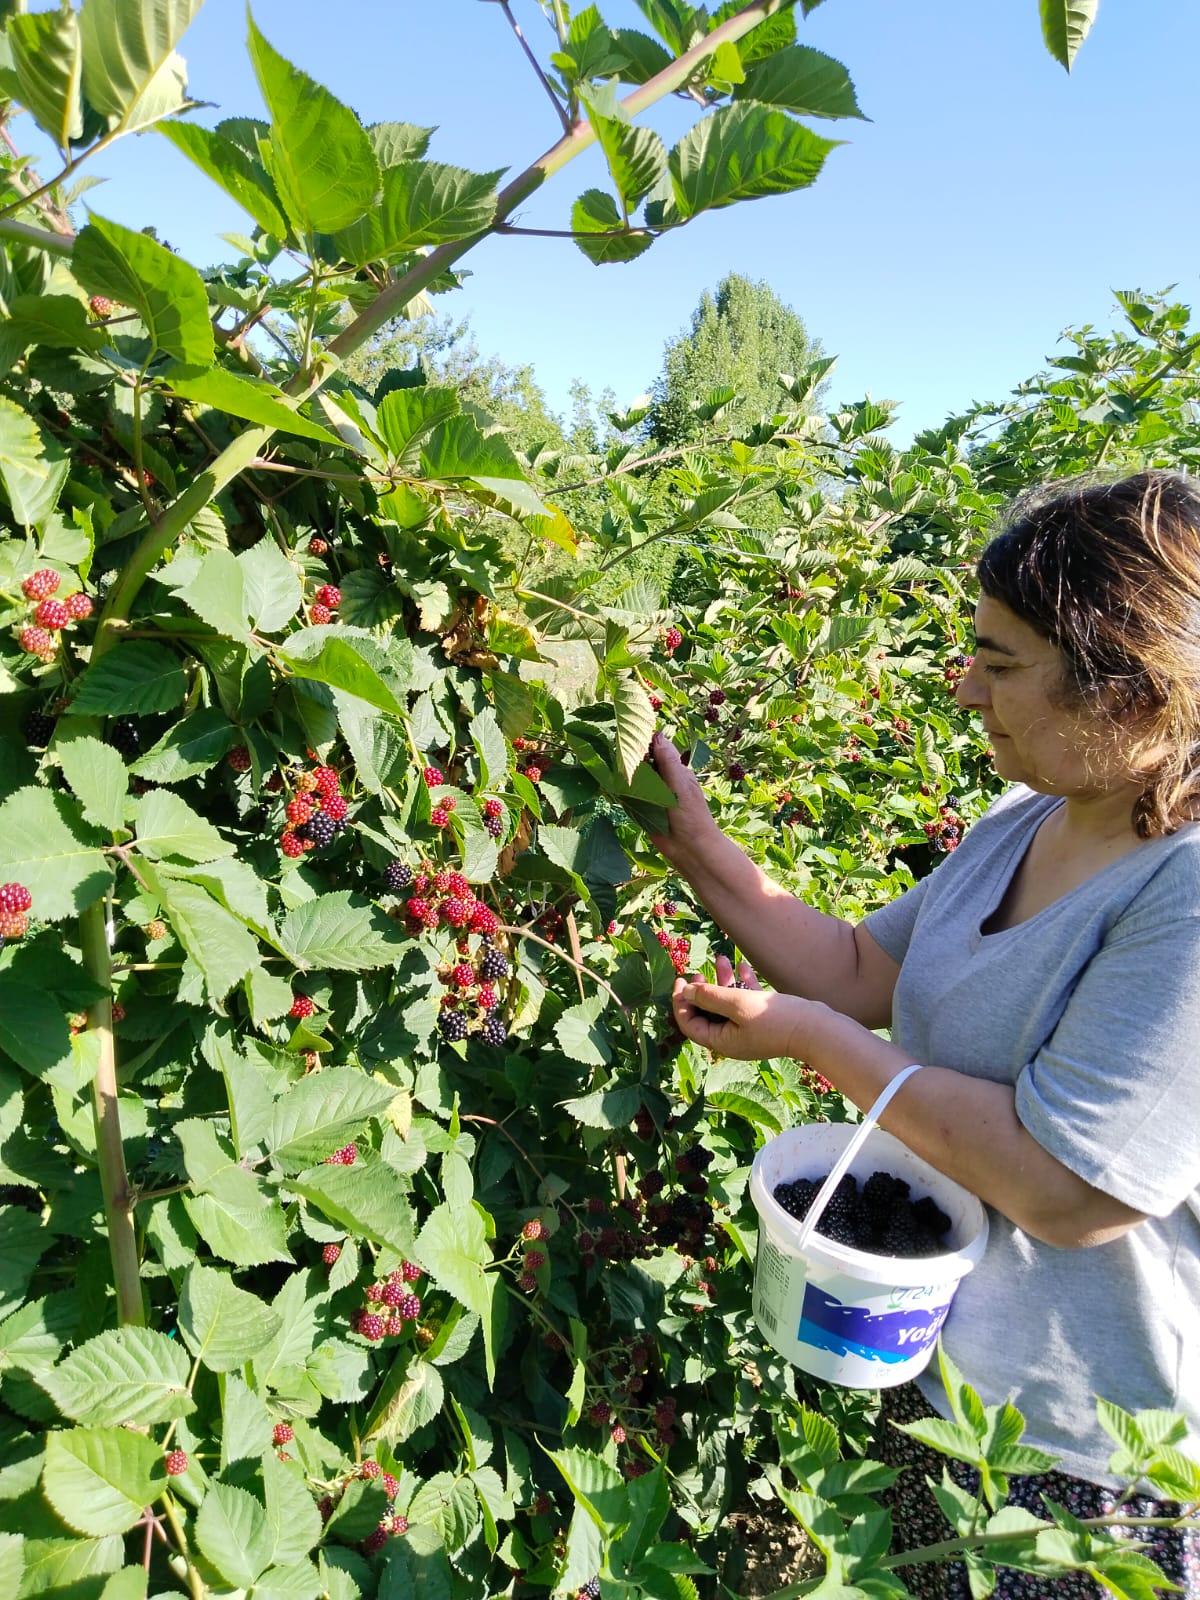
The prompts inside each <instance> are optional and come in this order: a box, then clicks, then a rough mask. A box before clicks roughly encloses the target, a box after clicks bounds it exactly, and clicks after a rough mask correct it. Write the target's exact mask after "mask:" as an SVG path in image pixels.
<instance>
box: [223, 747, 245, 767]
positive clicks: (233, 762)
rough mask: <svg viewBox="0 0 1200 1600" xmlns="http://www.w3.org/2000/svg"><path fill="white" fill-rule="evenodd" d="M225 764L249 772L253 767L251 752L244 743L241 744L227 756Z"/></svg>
mask: <svg viewBox="0 0 1200 1600" xmlns="http://www.w3.org/2000/svg"><path fill="white" fill-rule="evenodd" d="M225 764H226V765H227V766H230V767H232V768H233V770H234V771H235V772H249V771H250V767H251V760H250V752H249V750H248V749H247V748H246V746H245V745H244V744H239V745H237V746H236V748H234V749H233V750H231V751H230V752H229V754H228V755H227V756H226V757H225Z"/></svg>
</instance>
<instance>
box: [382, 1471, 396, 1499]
mask: <svg viewBox="0 0 1200 1600" xmlns="http://www.w3.org/2000/svg"><path fill="white" fill-rule="evenodd" d="M380 1480H381V1482H382V1483H383V1492H384V1494H386V1495H387V1497H388V1499H389V1500H394V1499H395V1498H396V1496H397V1495H398V1494H399V1493H400V1485H399V1484H398V1483H397V1482H396V1480H395V1478H393V1477H392V1475H391V1473H390V1472H384V1473H382V1474H381V1475H380Z"/></svg>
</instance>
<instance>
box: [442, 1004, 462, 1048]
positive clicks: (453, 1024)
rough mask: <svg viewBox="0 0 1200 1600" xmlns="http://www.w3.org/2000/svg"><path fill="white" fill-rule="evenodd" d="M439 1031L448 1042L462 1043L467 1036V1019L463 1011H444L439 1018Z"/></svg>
mask: <svg viewBox="0 0 1200 1600" xmlns="http://www.w3.org/2000/svg"><path fill="white" fill-rule="evenodd" d="M438 1032H439V1033H440V1034H441V1036H442V1038H443V1039H445V1041H446V1043H447V1044H461V1043H462V1041H463V1040H464V1039H465V1038H466V1037H467V1019H466V1017H465V1016H464V1015H463V1013H462V1012H461V1011H443V1012H442V1014H441V1016H440V1017H439V1018H438Z"/></svg>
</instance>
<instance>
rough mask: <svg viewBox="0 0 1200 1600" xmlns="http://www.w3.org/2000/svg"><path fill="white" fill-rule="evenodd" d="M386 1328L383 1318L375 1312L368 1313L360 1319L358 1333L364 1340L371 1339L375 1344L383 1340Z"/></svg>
mask: <svg viewBox="0 0 1200 1600" xmlns="http://www.w3.org/2000/svg"><path fill="white" fill-rule="evenodd" d="M385 1327H386V1325H385V1323H384V1320H383V1318H382V1317H381V1316H379V1315H378V1314H377V1313H376V1312H374V1311H368V1312H367V1314H366V1315H365V1316H364V1317H362V1318H360V1320H359V1324H358V1331H359V1333H361V1334H362V1336H363V1338H364V1339H370V1340H371V1341H372V1343H374V1342H375V1341H376V1340H378V1339H382V1338H383V1335H384V1332H385Z"/></svg>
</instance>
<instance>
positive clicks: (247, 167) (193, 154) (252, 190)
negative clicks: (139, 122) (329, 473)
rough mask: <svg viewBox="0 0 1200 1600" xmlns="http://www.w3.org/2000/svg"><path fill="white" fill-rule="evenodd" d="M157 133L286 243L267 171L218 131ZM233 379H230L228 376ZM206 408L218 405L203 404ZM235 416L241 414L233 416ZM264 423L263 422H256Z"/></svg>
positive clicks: (176, 127) (164, 128)
mask: <svg viewBox="0 0 1200 1600" xmlns="http://www.w3.org/2000/svg"><path fill="white" fill-rule="evenodd" d="M158 131H159V133H161V134H164V135H165V136H166V137H167V138H168V139H169V140H170V141H171V143H172V144H173V145H174V146H175V148H176V149H177V150H181V151H182V152H183V154H184V155H185V156H187V157H188V159H189V160H190V161H192V162H194V163H195V165H196V166H198V167H199V168H200V170H201V172H204V173H207V175H208V176H209V177H210V178H211V179H212V180H213V182H214V183H218V184H220V186H221V188H222V189H224V191H225V193H226V194H227V195H229V196H231V197H232V198H233V199H234V200H236V201H237V203H238V205H240V206H241V207H242V209H243V211H247V212H249V214H250V216H252V217H253V218H254V220H255V222H257V223H258V225H259V227H260V228H262V229H264V230H265V231H266V232H267V233H269V234H272V235H273V236H274V237H275V238H276V239H286V238H287V231H288V225H287V221H286V219H285V218H284V215H283V212H282V211H281V210H280V209H279V196H278V195H277V194H276V193H275V185H274V184H273V183H272V182H271V180H270V178H269V177H268V176H267V172H266V168H265V167H263V166H262V165H261V163H260V162H258V161H257V160H255V159H254V157H252V156H250V155H248V154H247V152H246V151H245V150H243V149H242V148H241V146H240V145H238V144H237V143H236V142H235V141H234V140H233V139H230V138H228V137H227V136H226V135H225V134H223V133H222V132H221V131H220V129H219V128H216V129H214V128H202V127H201V126H200V125H199V123H196V122H180V121H171V122H162V123H160V124H159V127H158ZM231 376H232V375H231ZM205 403H206V404H217V402H215V401H206V402H205ZM234 414H235V415H237V416H240V415H241V414H242V413H240V412H235V413H234ZM256 420H258V421H263V420H264V419H263V418H261V417H260V418H258V419H256Z"/></svg>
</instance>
